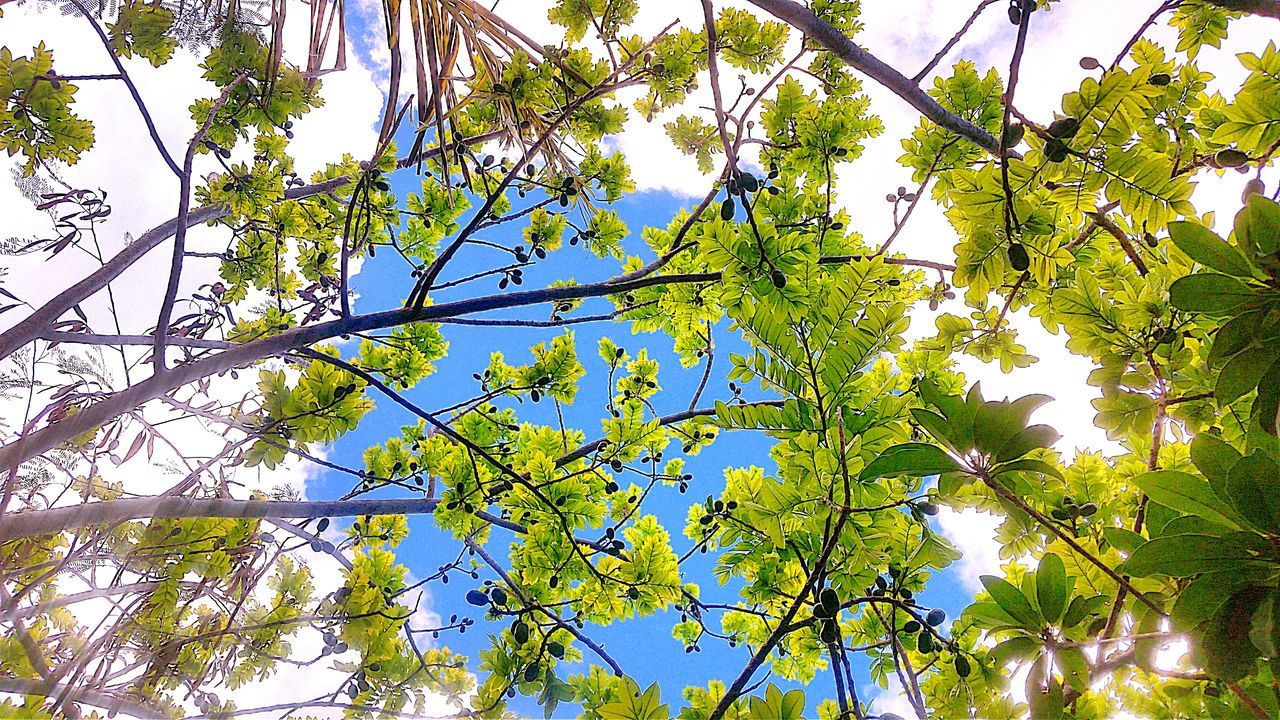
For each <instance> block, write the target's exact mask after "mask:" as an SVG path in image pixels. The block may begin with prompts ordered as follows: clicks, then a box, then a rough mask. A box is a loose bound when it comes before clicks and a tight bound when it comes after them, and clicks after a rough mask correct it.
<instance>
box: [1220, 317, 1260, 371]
mask: <svg viewBox="0 0 1280 720" xmlns="http://www.w3.org/2000/svg"><path fill="white" fill-rule="evenodd" d="M1266 316H1267V313H1266V312H1265V311H1262V310H1254V311H1251V312H1247V313H1243V314H1241V315H1237V316H1235V317H1233V318H1231V319H1230V320H1228V321H1227V322H1225V323H1223V325H1222V327H1220V328H1218V331H1217V332H1216V333H1214V335H1213V347H1212V348H1211V349H1210V350H1209V364H1210V365H1212V366H1214V367H1216V366H1218V365H1221V364H1222V363H1223V362H1224V361H1226V360H1227V358H1229V357H1231V356H1232V355H1235V354H1236V353H1238V352H1240V351H1241V350H1244V349H1245V348H1247V347H1249V346H1250V345H1254V344H1256V343H1257V342H1258V341H1259V340H1260V339H1261V338H1262V337H1263V336H1264V335H1266V334H1267V333H1266V325H1264V323H1265V320H1266Z"/></svg>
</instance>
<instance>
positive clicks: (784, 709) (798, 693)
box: [748, 683, 804, 720]
mask: <svg viewBox="0 0 1280 720" xmlns="http://www.w3.org/2000/svg"><path fill="white" fill-rule="evenodd" d="M748 715H749V717H750V718H751V720H801V718H802V717H803V716H804V691H803V690H791V691H788V692H787V693H786V694H785V695H784V694H783V692H782V690H780V689H778V686H777V685H774V684H773V683H769V686H768V687H767V688H765V693H764V698H758V697H753V698H751V699H750V701H749V702H748Z"/></svg>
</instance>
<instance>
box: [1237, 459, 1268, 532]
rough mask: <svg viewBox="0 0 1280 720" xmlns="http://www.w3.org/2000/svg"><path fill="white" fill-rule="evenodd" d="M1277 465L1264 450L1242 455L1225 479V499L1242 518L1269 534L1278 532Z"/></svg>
mask: <svg viewBox="0 0 1280 720" xmlns="http://www.w3.org/2000/svg"><path fill="white" fill-rule="evenodd" d="M1277 475H1280V468H1277V467H1276V464H1275V463H1274V462H1273V461H1272V460H1271V458H1269V457H1267V456H1266V455H1264V454H1263V453H1260V452H1255V453H1252V454H1250V455H1249V456H1248V457H1245V458H1241V459H1240V461H1239V462H1237V463H1236V464H1235V465H1234V466H1232V468H1231V474H1230V476H1229V478H1228V480H1227V486H1226V493H1227V500H1228V502H1230V503H1231V506H1232V507H1234V508H1235V509H1236V510H1237V511H1238V512H1239V513H1240V515H1241V516H1243V517H1244V519H1245V520H1248V521H1249V523H1250V524H1251V525H1253V526H1254V527H1256V528H1257V529H1259V530H1261V531H1262V532H1264V533H1267V534H1268V535H1280V478H1278V477H1277Z"/></svg>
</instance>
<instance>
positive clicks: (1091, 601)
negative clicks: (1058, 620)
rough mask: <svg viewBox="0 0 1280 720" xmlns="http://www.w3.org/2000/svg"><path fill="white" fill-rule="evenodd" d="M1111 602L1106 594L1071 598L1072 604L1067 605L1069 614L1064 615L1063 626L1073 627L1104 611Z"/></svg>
mask: <svg viewBox="0 0 1280 720" xmlns="http://www.w3.org/2000/svg"><path fill="white" fill-rule="evenodd" d="M1109 602H1111V600H1110V599H1109V598H1107V596H1105V595H1094V596H1092V597H1085V596H1084V595H1077V596H1075V597H1074V598H1072V599H1071V604H1070V605H1068V606H1067V614H1066V615H1063V616H1062V627H1063V628H1067V629H1069V628H1073V627H1075V626H1077V625H1079V624H1080V623H1082V622H1084V621H1085V620H1087V619H1089V618H1090V617H1093V616H1094V615H1097V614H1099V613H1100V612H1102V609H1103V608H1105V607H1107V603H1109Z"/></svg>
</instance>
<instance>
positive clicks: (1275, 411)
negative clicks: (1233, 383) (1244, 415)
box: [1252, 358, 1280, 436]
mask: <svg viewBox="0 0 1280 720" xmlns="http://www.w3.org/2000/svg"><path fill="white" fill-rule="evenodd" d="M1252 421H1253V422H1256V423H1258V424H1259V425H1260V426H1261V427H1262V429H1263V430H1265V431H1267V432H1268V433H1270V434H1271V435H1273V436H1274V435H1276V426H1277V423H1278V422H1280V358H1277V359H1276V361H1275V362H1274V363H1272V364H1271V367H1270V368H1268V369H1267V372H1266V374H1265V375H1263V376H1262V381H1261V382H1259V383H1258V396H1257V397H1256V398H1254V399H1253V416H1252Z"/></svg>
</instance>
